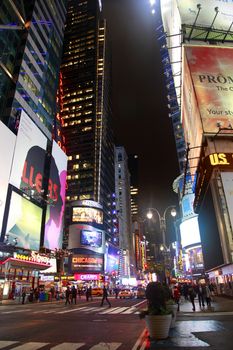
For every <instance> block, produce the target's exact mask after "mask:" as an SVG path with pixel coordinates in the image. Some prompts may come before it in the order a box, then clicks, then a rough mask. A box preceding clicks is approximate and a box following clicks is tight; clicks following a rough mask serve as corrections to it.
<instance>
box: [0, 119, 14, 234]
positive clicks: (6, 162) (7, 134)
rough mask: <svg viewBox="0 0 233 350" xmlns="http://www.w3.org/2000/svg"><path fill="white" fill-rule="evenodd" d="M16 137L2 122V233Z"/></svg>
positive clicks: (0, 155) (0, 136)
mask: <svg viewBox="0 0 233 350" xmlns="http://www.w3.org/2000/svg"><path fill="white" fill-rule="evenodd" d="M15 141H16V136H15V134H13V132H11V131H10V129H8V128H7V127H6V126H5V125H4V124H3V123H2V122H1V121H0V164H1V171H0V232H1V228H2V220H3V215H4V210H5V204H6V196H7V189H8V183H9V177H10V170H11V166H12V159H13V153H14V147H15Z"/></svg>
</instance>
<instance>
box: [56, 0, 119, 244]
mask: <svg viewBox="0 0 233 350" xmlns="http://www.w3.org/2000/svg"><path fill="white" fill-rule="evenodd" d="M101 14H102V13H101V1H98V0H85V1H81V0H80V1H76V0H69V1H68V9H67V21H66V28H65V38H64V52H63V61H62V66H61V74H62V91H63V96H62V111H61V117H62V129H63V133H64V137H65V147H66V152H67V155H68V159H69V160H68V177H67V197H66V203H67V204H66V228H67V232H66V239H68V230H69V225H70V224H71V222H72V220H71V217H72V212H73V207H74V206H75V205H76V204H77V201H79V202H80V201H89V200H90V201H94V202H96V203H98V204H100V205H101V206H102V207H103V213H104V222H103V224H104V230H105V232H106V234H107V240H112V238H113V235H114V232H113V230H114V227H113V216H114V215H115V214H116V212H115V207H114V205H115V204H114V144H113V130H112V111H111V56H110V51H109V47H108V42H107V28H106V22H105V20H104V19H102V17H101Z"/></svg>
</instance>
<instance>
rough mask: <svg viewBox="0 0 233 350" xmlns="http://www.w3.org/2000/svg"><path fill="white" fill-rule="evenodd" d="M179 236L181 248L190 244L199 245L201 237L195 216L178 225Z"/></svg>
mask: <svg viewBox="0 0 233 350" xmlns="http://www.w3.org/2000/svg"><path fill="white" fill-rule="evenodd" d="M180 236H181V244H182V247H183V248H185V247H187V246H190V245H192V244H200V242H201V237H200V231H199V225H198V219H197V216H195V217H193V218H190V219H188V220H185V221H183V222H182V223H181V224H180Z"/></svg>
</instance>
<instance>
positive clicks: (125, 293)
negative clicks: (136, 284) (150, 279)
mask: <svg viewBox="0 0 233 350" xmlns="http://www.w3.org/2000/svg"><path fill="white" fill-rule="evenodd" d="M118 296H119V298H120V299H121V298H123V299H125V298H133V296H134V295H133V291H132V290H131V289H129V288H124V289H121V290H120V292H119V294H118Z"/></svg>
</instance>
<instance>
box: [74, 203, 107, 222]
mask: <svg viewBox="0 0 233 350" xmlns="http://www.w3.org/2000/svg"><path fill="white" fill-rule="evenodd" d="M72 221H73V222H90V223H96V224H100V225H102V224H103V211H102V210H101V209H96V208H87V207H73V215H72Z"/></svg>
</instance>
